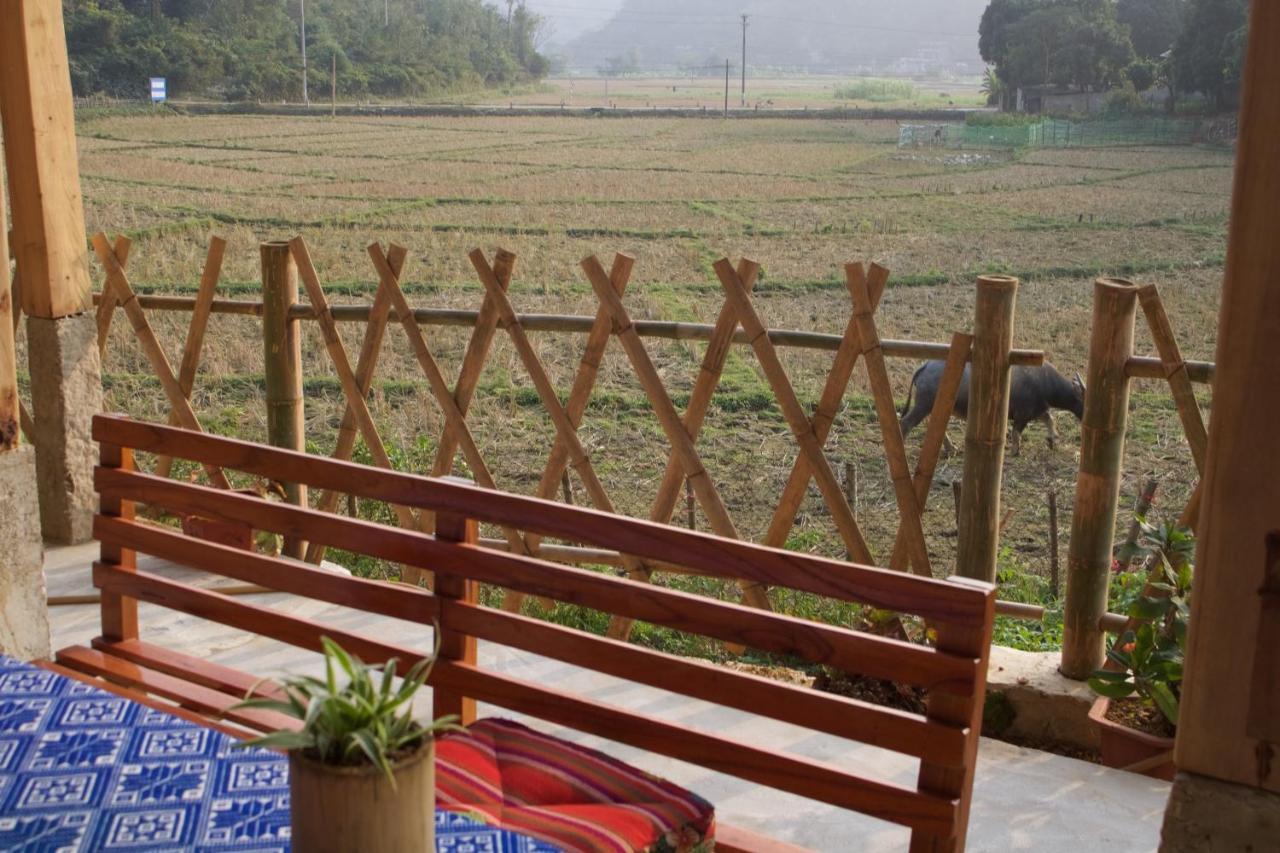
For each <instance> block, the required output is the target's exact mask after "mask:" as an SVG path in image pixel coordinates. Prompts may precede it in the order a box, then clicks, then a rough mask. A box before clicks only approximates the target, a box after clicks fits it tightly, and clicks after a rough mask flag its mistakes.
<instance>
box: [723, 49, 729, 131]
mask: <svg viewBox="0 0 1280 853" xmlns="http://www.w3.org/2000/svg"><path fill="white" fill-rule="evenodd" d="M724 114H725V117H726V118H728V116H729V60H727V59H726V60H725V61H724Z"/></svg>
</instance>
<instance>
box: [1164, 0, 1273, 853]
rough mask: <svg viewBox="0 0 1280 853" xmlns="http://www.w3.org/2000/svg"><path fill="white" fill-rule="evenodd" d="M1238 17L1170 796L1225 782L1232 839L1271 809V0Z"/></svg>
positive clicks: (1222, 811) (1188, 827) (1225, 822)
mask: <svg viewBox="0 0 1280 853" xmlns="http://www.w3.org/2000/svg"><path fill="white" fill-rule="evenodd" d="M1250 14H1251V24H1250V28H1249V47H1248V59H1247V61H1246V63H1245V73H1244V91H1243V95H1242V101H1241V104H1242V106H1241V112H1240V136H1239V141H1238V143H1237V146H1236V152H1237V156H1236V175H1235V195H1234V200H1233V203H1232V211H1231V231H1230V237H1229V239H1228V246H1227V263H1226V270H1225V272H1224V275H1223V281H1224V283H1223V288H1222V311H1221V313H1220V314H1219V317H1220V319H1219V324H1218V351H1217V359H1216V361H1217V373H1216V377H1215V381H1214V387H1213V418H1212V421H1211V423H1210V427H1209V447H1208V454H1207V457H1208V463H1207V465H1206V470H1205V478H1204V481H1203V482H1204V490H1203V495H1204V496H1203V499H1202V506H1201V510H1200V516H1199V524H1200V526H1199V538H1198V548H1197V551H1196V578H1195V586H1194V590H1193V594H1192V597H1191V633H1190V636H1189V638H1188V648H1187V659H1186V670H1185V681H1184V683H1183V691H1182V708H1181V715H1180V717H1179V720H1178V740H1177V747H1176V750H1175V753H1174V758H1175V764H1177V766H1178V769H1179V770H1180V771H1182V773H1181V774H1180V775H1179V778H1178V780H1177V781H1176V782H1175V785H1174V792H1173V796H1174V798H1175V799H1177V798H1178V797H1179V795H1180V794H1183V795H1191V794H1192V793H1194V792H1195V791H1197V790H1200V791H1203V790H1204V788H1203V784H1204V782H1203V780H1205V777H1208V778H1209V779H1212V780H1218V781H1220V782H1228V783H1235V784H1234V785H1233V786H1230V788H1229V790H1231V791H1232V792H1234V793H1235V796H1234V797H1232V798H1230V799H1222V798H1214V799H1213V800H1212V801H1211V802H1212V805H1213V806H1215V807H1216V808H1215V809H1214V810H1213V811H1212V812H1211V820H1212V821H1213V823H1211V824H1210V826H1213V829H1211V830H1209V831H1211V832H1213V833H1214V835H1213V836H1212V837H1214V838H1215V840H1217V839H1218V838H1219V837H1225V838H1228V839H1232V842H1231V843H1232V844H1233V846H1236V847H1240V848H1243V847H1244V846H1245V845H1244V844H1243V843H1236V842H1234V839H1235V838H1238V837H1239V835H1232V834H1231V833H1232V832H1233V827H1240V826H1242V825H1243V826H1248V825H1252V826H1263V825H1270V826H1275V825H1276V824H1275V821H1276V820H1277V816H1278V815H1280V797H1276V796H1275V794H1276V793H1280V726H1277V724H1276V721H1277V720H1278V719H1280V689H1277V687H1276V685H1277V684H1280V651H1278V650H1277V648H1276V646H1275V644H1274V638H1275V637H1276V636H1278V635H1280V634H1278V633H1277V630H1276V629H1277V621H1278V620H1280V608H1277V607H1276V606H1275V603H1276V598H1275V596H1276V594H1277V593H1276V589H1277V587H1280V583H1277V581H1278V580H1280V542H1277V541H1276V537H1277V529H1278V528H1280V524H1278V522H1277V514H1276V508H1277V507H1280V455H1277V454H1276V453H1274V452H1271V450H1270V448H1273V447H1274V446H1275V424H1276V422H1277V419H1280V349H1278V348H1277V347H1276V341H1277V339H1280V289H1277V287H1276V282H1277V281H1280V241H1278V240H1276V222H1277V221H1278V220H1280V136H1278V135H1277V134H1276V128H1277V127H1280V96H1278V94H1280V93H1278V92H1277V89H1276V86H1275V81H1276V80H1277V79H1280V4H1277V3H1253V4H1251V13H1250ZM1251 720H1252V722H1253V723H1254V724H1253V725H1251ZM1196 780H1201V782H1200V784H1197V783H1196ZM1184 786H1185V787H1184ZM1222 787H1226V786H1220V788H1219V789H1221V788H1222ZM1251 789H1252V790H1251ZM1256 789H1261V791H1263V792H1270V795H1268V796H1267V797H1265V798H1263V797H1261V793H1260V792H1259V791H1257V790H1256ZM1182 801H1183V802H1184V803H1185V802H1186V799H1185V798H1184V799H1183V800H1182ZM1206 804H1208V801H1206ZM1246 809H1252V810H1250V811H1246ZM1205 811H1209V810H1208V809H1206V810H1205ZM1246 814H1247V815H1248V817H1246V816H1245V815H1246ZM1183 820H1187V822H1186V823H1185V824H1182V823H1181V822H1180V820H1179V816H1178V814H1177V813H1176V810H1175V809H1173V808H1170V810H1169V814H1168V815H1167V817H1166V823H1165V828H1164V838H1165V841H1166V844H1167V845H1170V846H1171V842H1172V841H1173V839H1174V837H1175V836H1176V835H1181V834H1182V833H1181V832H1180V831H1179V830H1185V836H1184V837H1183V838H1181V840H1182V841H1183V842H1184V843H1183V845H1182V846H1180V847H1178V848H1177V849H1180V850H1190V849H1195V848H1194V847H1193V845H1194V844H1195V842H1192V841H1191V838H1192V836H1193V832H1194V828H1193V826H1192V824H1191V820H1194V817H1192V818H1191V819H1190V820H1188V819H1186V818H1183ZM1264 820H1265V821H1267V822H1268V823H1264V822H1263V821H1264ZM1215 824H1216V825H1215ZM1202 826H1203V825H1202ZM1236 831H1237V832H1238V830H1236ZM1219 833H1222V834H1223V835H1222V836H1220V835H1219ZM1195 834H1198V835H1199V836H1200V837H1201V838H1203V837H1204V836H1203V832H1196V833H1195ZM1270 837H1272V839H1273V840H1274V835H1272V836H1270ZM1250 841H1253V842H1254V843H1255V844H1256V845H1257V846H1266V844H1267V843H1268V842H1266V840H1265V837H1261V838H1255V839H1250Z"/></svg>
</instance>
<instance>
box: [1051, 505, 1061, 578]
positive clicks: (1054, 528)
mask: <svg viewBox="0 0 1280 853" xmlns="http://www.w3.org/2000/svg"><path fill="white" fill-rule="evenodd" d="M1058 573H1059V566H1058V493H1057V492H1056V491H1053V490H1050V491H1049V589H1050V590H1051V591H1052V593H1053V597H1054V598H1055V599H1056V598H1057V597H1058V592H1059V590H1060V588H1061V584H1060V581H1059V577H1058Z"/></svg>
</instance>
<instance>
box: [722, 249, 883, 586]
mask: <svg viewBox="0 0 1280 853" xmlns="http://www.w3.org/2000/svg"><path fill="white" fill-rule="evenodd" d="M714 266H715V271H716V275H717V276H718V277H719V278H720V284H721V285H722V286H723V288H724V292H725V294H726V295H727V296H728V297H729V302H730V303H732V305H733V310H734V312H735V313H736V314H737V315H738V322H739V323H740V324H741V325H742V328H743V330H744V331H746V333H747V336H748V337H749V338H750V339H751V348H752V349H753V350H755V354H756V359H757V360H758V361H759V363H760V368H761V370H762V371H763V372H764V375H765V379H766V380H767V381H768V382H769V386H770V387H771V388H772V389H773V395H774V398H775V399H776V400H777V401H778V405H779V406H780V407H781V408H782V416H783V418H784V419H785V420H786V421H787V426H789V427H790V428H791V434H792V436H794V437H795V440H796V443H797V444H798V445H799V446H800V453H801V455H803V456H804V457H805V459H806V460H807V461H808V463H809V467H810V469H811V470H812V472H813V477H814V479H815V480H816V481H817V483H818V490H819V491H820V492H821V493H822V498H823V500H824V501H825V502H826V505H827V509H828V510H830V512H831V517H832V520H833V521H834V522H835V525H836V530H838V531H839V533H840V538H841V539H843V540H844V544H845V547H846V548H847V549H848V550H849V554H850V555H851V556H852V557H853V558H854V559H855V560H857V561H858V562H861V563H874V562H875V559H874V558H873V557H872V556H871V550H870V549H869V548H868V547H867V542H866V540H865V539H864V538H863V537H862V531H861V529H859V527H858V521H857V519H856V518H854V517H853V510H852V509H851V508H850V506H849V502H848V501H846V500H845V497H844V491H843V490H842V489H841V488H840V481H839V480H837V479H836V475H835V472H834V471H832V470H831V463H829V462H828V461H827V457H826V454H825V453H824V452H823V449H822V442H820V441H818V438H817V436H816V435H815V434H814V431H813V424H812V423H811V422H810V420H809V416H808V415H806V414H805V412H804V407H802V406H801V405H800V400H799V399H798V398H797V397H796V393H795V389H794V388H792V386H791V380H790V379H788V378H787V373H786V370H785V369H784V368H783V367H782V361H781V360H780V359H779V358H778V351H777V350H776V349H775V348H774V346H773V343H772V342H771V341H770V340H769V335H768V333H767V331H766V329H765V326H764V323H763V322H761V320H760V315H759V314H757V313H756V310H755V306H754V305H752V304H751V297H750V295H749V294H748V293H747V291H746V289H745V288H744V287H743V286H742V280H741V279H739V278H738V274H737V273H736V272H735V271H734V269H733V265H732V264H730V263H729V261H728V260H727V259H725V258H721V259H720V260H719V261H716V263H715V265H714Z"/></svg>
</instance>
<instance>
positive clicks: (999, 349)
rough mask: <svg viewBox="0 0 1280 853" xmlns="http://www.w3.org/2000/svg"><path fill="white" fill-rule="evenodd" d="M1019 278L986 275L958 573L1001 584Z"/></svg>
mask: <svg viewBox="0 0 1280 853" xmlns="http://www.w3.org/2000/svg"><path fill="white" fill-rule="evenodd" d="M1017 298H1018V280H1017V279H1016V278H1009V277H1008V276H981V277H980V278H979V279H978V296H977V302H976V306H975V308H974V318H973V361H972V365H971V367H970V369H969V417H968V426H967V428H966V430H965V438H964V477H963V480H962V483H963V491H962V492H961V500H960V524H959V531H958V534H957V538H958V541H957V543H956V573H957V574H959V575H960V576H961V577H967V578H976V579H978V580H983V581H987V582H988V583H995V580H996V552H997V551H998V550H999V542H1000V481H1001V477H1002V475H1003V473H1004V472H1003V469H1004V443H1005V435H1006V433H1007V432H1008V430H1007V422H1008V420H1009V376H1010V362H1009V353H1010V351H1011V350H1012V348H1013V312H1014V305H1015V303H1016V302H1017Z"/></svg>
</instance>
